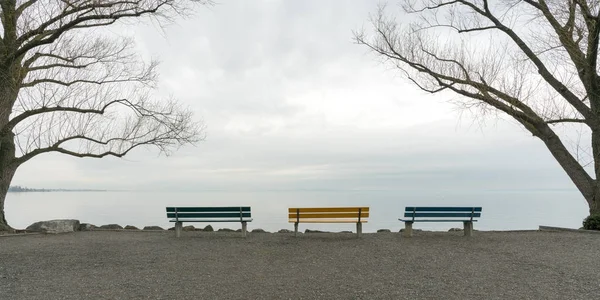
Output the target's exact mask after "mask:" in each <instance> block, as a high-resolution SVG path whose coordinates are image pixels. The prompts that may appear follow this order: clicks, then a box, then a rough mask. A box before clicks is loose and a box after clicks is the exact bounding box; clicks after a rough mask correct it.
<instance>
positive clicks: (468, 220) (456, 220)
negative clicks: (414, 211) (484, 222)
mask: <svg viewBox="0 0 600 300" xmlns="http://www.w3.org/2000/svg"><path fill="white" fill-rule="evenodd" d="M398 220H400V221H402V222H477V220H475V219H473V220H470V219H466V220H462V219H455V220H426V219H414V220H413V219H407V220H405V219H398Z"/></svg>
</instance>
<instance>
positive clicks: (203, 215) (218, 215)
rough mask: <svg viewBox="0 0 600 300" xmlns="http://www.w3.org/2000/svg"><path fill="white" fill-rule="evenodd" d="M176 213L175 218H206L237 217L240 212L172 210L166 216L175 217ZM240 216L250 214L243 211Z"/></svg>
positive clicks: (244, 216)
mask: <svg viewBox="0 0 600 300" xmlns="http://www.w3.org/2000/svg"><path fill="white" fill-rule="evenodd" d="M175 215H177V218H179V219H184V218H197V219H207V218H239V217H240V213H239V212H226V213H204V212H203V213H180V212H177V214H175V213H174V212H169V213H167V218H175V217H176V216H175ZM241 217H242V218H250V217H251V215H250V213H249V212H245V213H242V214H241Z"/></svg>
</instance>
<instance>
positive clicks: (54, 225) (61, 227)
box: [25, 220, 80, 233]
mask: <svg viewBox="0 0 600 300" xmlns="http://www.w3.org/2000/svg"><path fill="white" fill-rule="evenodd" d="M79 226H80V223H79V220H49V221H40V222H35V223H33V224H31V225H29V226H28V227H27V228H26V229H25V230H26V231H31V232H44V233H64V232H74V231H78V230H79Z"/></svg>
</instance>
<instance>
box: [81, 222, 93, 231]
mask: <svg viewBox="0 0 600 300" xmlns="http://www.w3.org/2000/svg"><path fill="white" fill-rule="evenodd" d="M94 228H96V226H95V225H92V224H89V223H81V224H79V231H91V230H94Z"/></svg>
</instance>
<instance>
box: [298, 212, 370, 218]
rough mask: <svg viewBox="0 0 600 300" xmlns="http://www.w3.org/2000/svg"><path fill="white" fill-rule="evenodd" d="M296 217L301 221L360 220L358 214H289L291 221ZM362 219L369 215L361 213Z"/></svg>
mask: <svg viewBox="0 0 600 300" xmlns="http://www.w3.org/2000/svg"><path fill="white" fill-rule="evenodd" d="M296 217H299V218H300V219H321V218H323V219H333V218H357V219H358V212H356V213H337V214H334V213H322V214H317V213H311V214H306V213H305V214H303V213H300V214H298V215H297V216H296V214H289V215H288V218H290V219H296ZM360 217H361V218H368V217H369V213H361V214H360Z"/></svg>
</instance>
